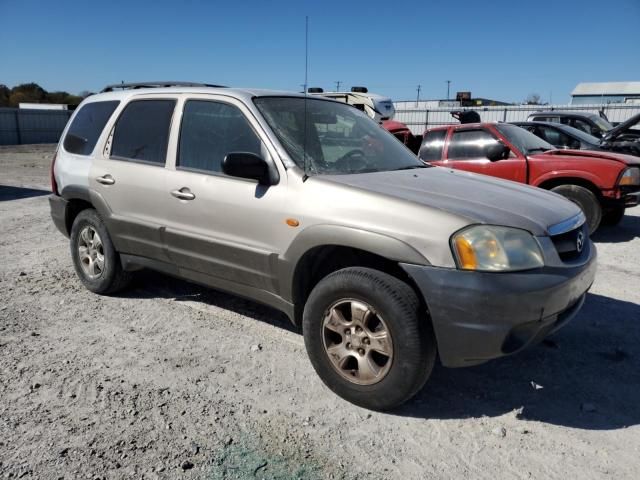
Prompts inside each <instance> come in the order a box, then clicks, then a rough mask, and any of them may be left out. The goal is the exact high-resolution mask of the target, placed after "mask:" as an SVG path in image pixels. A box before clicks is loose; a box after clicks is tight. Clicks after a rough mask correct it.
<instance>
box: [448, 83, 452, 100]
mask: <svg viewBox="0 0 640 480" xmlns="http://www.w3.org/2000/svg"><path fill="white" fill-rule="evenodd" d="M450 87H451V80H447V100H449V88H450Z"/></svg>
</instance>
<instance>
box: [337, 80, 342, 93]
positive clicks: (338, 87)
mask: <svg viewBox="0 0 640 480" xmlns="http://www.w3.org/2000/svg"><path fill="white" fill-rule="evenodd" d="M341 83H342V82H341V81H340V80H336V92H339V91H340V84H341Z"/></svg>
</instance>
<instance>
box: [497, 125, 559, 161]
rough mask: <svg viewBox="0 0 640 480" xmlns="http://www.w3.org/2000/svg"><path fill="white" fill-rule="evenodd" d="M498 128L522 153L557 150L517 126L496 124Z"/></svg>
mask: <svg viewBox="0 0 640 480" xmlns="http://www.w3.org/2000/svg"><path fill="white" fill-rule="evenodd" d="M496 128H497V129H498V131H499V132H500V133H502V135H504V136H505V137H506V139H507V140H508V141H509V142H511V143H512V144H513V145H515V146H516V147H518V150H520V151H521V152H522V153H525V154H526V153H533V152H546V151H547V150H555V148H556V147H554V146H553V145H551V144H550V143H548V142H545V141H544V140H542V139H541V138H540V137H537V136H535V135H534V134H533V133H531V132H529V131H527V130H525V129H524V128H520V127H517V126H516V125H509V124H507V123H498V124H496Z"/></svg>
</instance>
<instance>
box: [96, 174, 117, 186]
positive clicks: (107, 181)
mask: <svg viewBox="0 0 640 480" xmlns="http://www.w3.org/2000/svg"><path fill="white" fill-rule="evenodd" d="M96 182H98V183H101V184H103V185H113V184H114V183H116V179H115V178H113V177H112V176H111V175H109V174H108V173H107V174H106V175H103V176H102V177H98V178H96Z"/></svg>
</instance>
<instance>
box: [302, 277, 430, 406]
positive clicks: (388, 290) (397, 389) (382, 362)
mask: <svg viewBox="0 0 640 480" xmlns="http://www.w3.org/2000/svg"><path fill="white" fill-rule="evenodd" d="M303 334H304V342H305V346H306V349H307V353H308V354H309V358H310V360H311V363H312V364H313V367H314V368H315V370H316V372H317V373H318V375H319V376H320V378H321V379H322V381H323V382H324V383H325V384H326V385H327V386H328V387H329V388H330V389H331V390H333V391H334V392H335V393H337V394H338V395H339V396H341V397H342V398H344V399H346V400H348V401H350V402H352V403H354V404H356V405H360V406H362V407H365V408H370V409H373V410H387V409H391V408H394V407H396V406H398V405H400V404H402V403H403V402H405V401H407V400H408V399H409V398H411V397H412V396H413V395H415V394H416V393H417V392H418V391H419V390H420V389H421V388H422V386H423V385H424V384H425V382H426V381H427V379H428V378H429V375H430V374H431V371H432V369H433V365H434V363H435V358H436V342H435V338H434V335H433V330H432V328H431V324H430V322H429V321H428V318H427V314H426V312H423V311H421V308H420V302H419V301H418V297H417V295H416V293H415V292H414V291H413V289H412V288H411V287H409V285H407V284H406V283H404V282H402V281H400V280H398V279H397V278H395V277H392V276H390V275H388V274H386V273H383V272H380V271H377V270H373V269H369V268H360V267H350V268H345V269H343V270H338V271H337V272H334V273H332V274H330V275H328V276H327V277H325V278H324V279H322V280H321V281H320V282H319V283H318V284H317V285H316V287H315V288H314V289H313V291H312V292H311V294H310V295H309V298H308V300H307V303H306V305H305V308H304V313H303Z"/></svg>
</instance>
